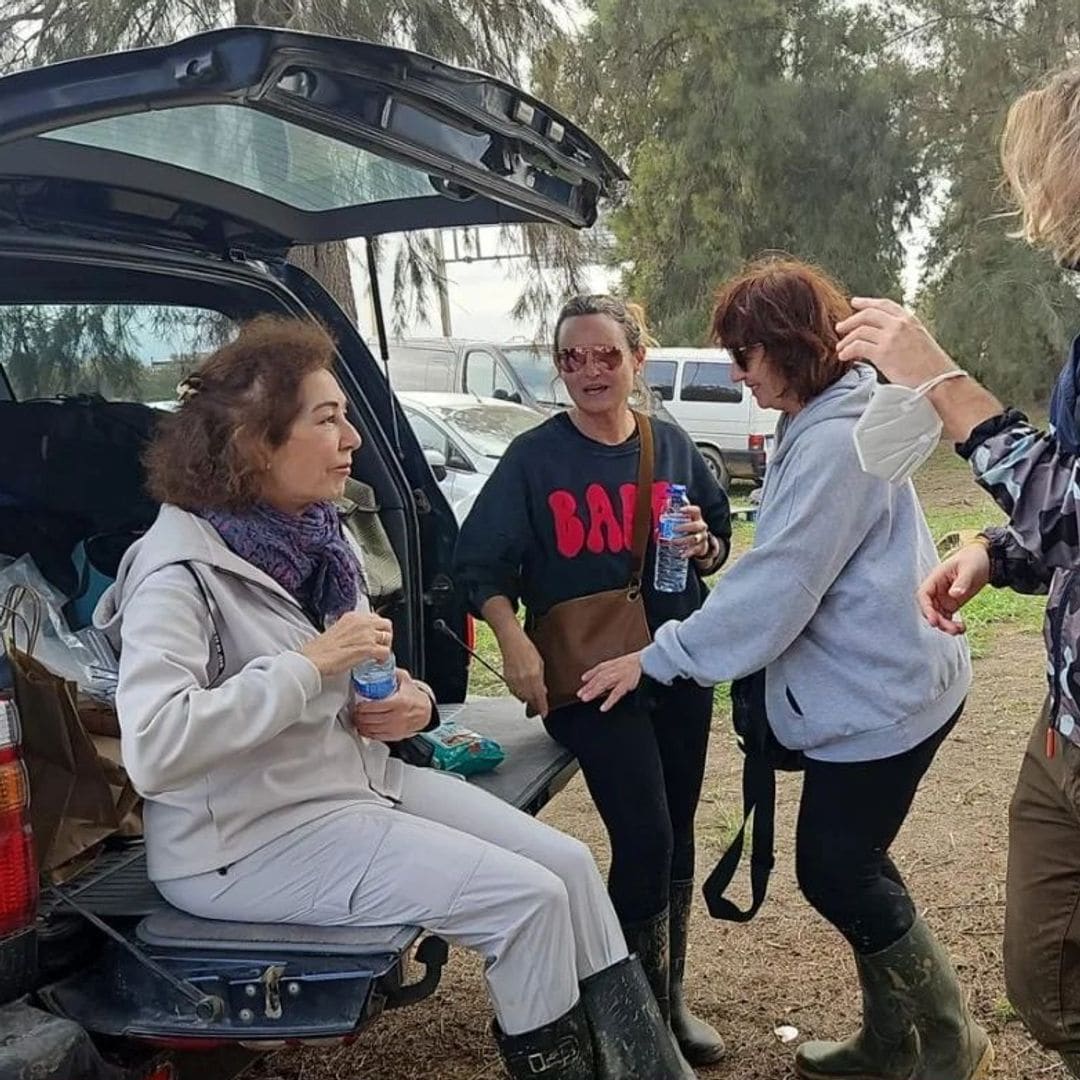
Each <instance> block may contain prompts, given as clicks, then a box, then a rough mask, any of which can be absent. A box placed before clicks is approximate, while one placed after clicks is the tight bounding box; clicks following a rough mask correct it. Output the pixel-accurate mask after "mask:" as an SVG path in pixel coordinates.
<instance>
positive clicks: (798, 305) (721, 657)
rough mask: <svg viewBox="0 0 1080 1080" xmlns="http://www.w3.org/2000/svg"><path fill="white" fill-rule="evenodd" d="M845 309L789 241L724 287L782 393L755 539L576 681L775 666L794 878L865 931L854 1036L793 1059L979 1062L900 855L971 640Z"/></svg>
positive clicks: (734, 316)
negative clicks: (950, 605)
mask: <svg viewBox="0 0 1080 1080" xmlns="http://www.w3.org/2000/svg"><path fill="white" fill-rule="evenodd" d="M849 312H850V307H849V305H848V302H847V300H846V298H845V297H844V296H843V294H842V293H841V291H840V290H839V289H838V288H837V286H836V285H835V284H834V283H833V282H831V281H830V280H829V279H828V278H827V277H825V276H824V275H823V274H822V273H821V272H820V271H818V270H816V269H814V268H812V267H810V266H807V265H805V264H803V263H799V262H796V261H794V260H780V259H770V260H766V261H763V262H759V263H756V264H754V265H752V266H750V267H749V268H748V269H747V270H746V271H745V272H744V273H743V274H742V275H740V276H739V277H738V278H736V279H735V280H733V281H731V282H729V283H728V284H726V285H725V286H724V287H723V288H722V289H721V290H720V293H719V295H718V298H717V303H716V308H715V311H714V315H713V326H712V331H713V337H714V339H715V341H716V343H717V344H719V345H723V346H725V347H726V348H728V349H729V350H730V351H731V353H732V355H733V357H734V360H735V364H734V366H733V375H734V376H735V377H736V378H737V379H739V380H740V381H742V382H745V383H746V385H747V386H748V387H749V388H750V390H751V392H752V393H753V394H754V397H755V398H756V399H757V402H758V404H759V405H761V406H762V407H766V408H768V407H772V408H777V409H780V410H781V411H782V412H783V413H784V415H783V417H782V418H781V420H780V423H779V426H778V428H777V436H776V450H775V452H774V455H773V457H772V459H771V460H770V462H769V467H768V472H767V475H766V477H765V485H764V491H763V493H762V498H761V509H760V512H759V516H758V523H757V530H756V535H755V539H754V546H753V548H752V549H751V550H750V551H749V552H747V553H746V554H745V555H743V556H742V558H741V559H739V561H738V563H736V564H735V566H734V567H733V568H732V569H731V570H730V571H729V572H728V573H727V574H726V575H725V576H724V577H723V578H721V579H720V581H718V582H717V584H716V587H715V588H714V590H713V592H712V593H711V595H710V596H709V598H708V599H707V600H706V602H705V604H704V606H703V607H702V608H701V609H700V610H699V611H697V612H695V613H694V614H692V615H690V616H689V617H688V618H686V619H684V620H682V621H681V622H669V623H667V624H665V625H664V626H662V627H660V629H659V630H658V631H657V633H656V636H655V640H654V642H653V644H651V645H650V646H648V647H647V648H646V649H644V650H643V651H642V652H640V653H637V654H634V655H631V656H628V657H622V658H620V659H618V660H612V661H609V662H607V663H605V664H601V665H600V666H598V667H597V668H595V669H594V670H593V671H592V672H589V673H587V674H586V676H585V683H584V685H583V688H582V691H581V697H582V698H583V699H584V700H587V701H588V700H596V699H599V698H603V699H604V705H603V706H602V707H603V708H605V709H608V708H611V707H612V706H613V705H614V704H615V702H616V701H618V700H619V699H620V698H621V697H622V696H623V695H625V694H626V693H629V692H630V691H631V690H633V689H634V687H636V686H637V684H638V682H639V681H640V680H641V677H642V675H643V674H644V675H646V676H648V677H650V678H652V679H654V680H656V681H658V682H661V683H669V682H671V681H672V680H673V679H676V678H691V679H694V680H696V681H697V682H699V683H702V684H705V685H711V684H715V683H719V682H722V681H724V680H727V679H735V678H739V677H743V676H747V675H750V674H752V673H754V672H756V671H759V670H760V669H764V671H765V703H766V712H767V714H768V721H769V726H770V728H771V729H772V732H773V733H774V734H775V736H776V738H777V739H778V740H779V741H780V743H781V744H783V746H785V747H787V748H789V749H792V750H800V751H802V752H803V755H804V759H805V781H804V784H803V792H802V800H801V804H800V808H799V821H798V833H797V842H796V869H797V873H798V879H799V885H800V888H801V889H802V891H803V893H804V895H805V896H806V898H807V899H808V900H809V901H810V903H811V904H812V905H813V906H814V907H815V908H816V909H817V911H818V912H819V913H820V914H821V915H823V916H824V917H825V918H826V919H828V920H829V921H830V922H831V923H832V924H833V925H834V926H835V927H836V928H837V929H838V930H839V931H840V932H841V933H842V934H843V935H844V937H845V938H846V939H847V941H848V942H849V944H850V945H851V947H852V949H853V950H854V952H855V958H856V966H857V970H858V973H859V980H860V983H861V987H862V992H863V1002H864V1015H863V1026H862V1030H861V1031H860V1032H859V1033H858V1034H857V1035H856V1036H854V1037H853V1038H852V1039H849V1040H848V1041H846V1042H843V1043H828V1042H810V1043H805V1044H804V1045H803V1046H801V1047H800V1048H799V1051H798V1053H797V1057H796V1064H797V1069H798V1072H799V1075H800V1076H802V1077H806V1078H811V1080H840V1078H848V1080H854V1078H856V1077H857V1078H860V1080H869V1078H875V1080H878V1078H880V1080H908V1078H909V1077H912V1076H918V1077H919V1078H920V1080H976V1078H979V1080H981V1078H982V1077H984V1076H986V1074H987V1072H988V1070H989V1068H990V1063H991V1061H992V1060H993V1052H992V1049H991V1047H990V1042H989V1039H988V1038H987V1035H986V1033H985V1032H984V1031H983V1030H982V1029H981V1028H980V1027H978V1026H977V1025H976V1024H975V1023H974V1021H973V1020H972V1018H971V1016H970V1015H969V1013H968V1011H967V1008H966V1005H965V1003H964V1000H963V995H962V993H961V991H960V987H959V985H958V984H957V981H956V976H955V973H954V971H953V968H952V965H951V963H950V961H949V958H948V956H947V955H946V953H945V952H944V950H943V949H942V948H941V946H940V945H939V944H938V943H937V942H936V941H935V939H934V938H933V936H932V934H931V933H930V931H929V929H928V928H927V926H926V924H925V923H924V922H923V921H922V920H921V919H920V918H919V917H918V916H917V914H916V911H915V906H914V904H913V903H912V901H911V898H910V896H909V895H908V892H907V889H906V887H905V885H904V882H903V879H902V877H901V875H900V872H899V870H898V869H897V868H896V866H895V864H894V863H893V862H892V861H891V859H890V858H889V855H888V851H889V847H890V845H891V844H892V842H893V840H894V839H895V837H896V835H897V833H898V832H899V830H900V827H901V825H902V824H903V822H904V819H905V818H906V816H907V814H908V811H909V809H910V807H911V803H912V800H913V799H914V796H915V792H916V789H917V787H918V785H919V782H920V781H921V779H922V777H923V775H924V774H925V772H926V770H927V768H928V767H929V765H930V763H931V761H932V760H933V758H934V755H935V753H936V752H937V750H938V747H939V746H940V745H941V743H942V742H943V740H944V739H945V737H946V736H947V735H948V733H949V731H950V730H951V729H952V727H953V725H954V724H955V723H956V721H957V719H958V718H959V716H960V713H961V711H962V709H963V705H964V699H965V696H966V694H967V691H968V686H969V683H970V678H971V669H970V660H969V657H968V652H967V649H966V646H965V645H964V644H963V643H962V641H961V640H960V639H957V638H947V637H945V635H942V634H936V633H935V632H934V630H933V629H932V628H931V627H930V626H928V625H927V624H926V622H925V621H924V620H923V619H922V618H921V617H920V615H919V612H918V609H917V606H916V604H915V601H914V595H915V590H916V587H917V586H918V584H919V582H920V581H921V580H922V579H923V577H925V575H926V574H927V573H928V572H929V570H930V569H931V568H932V567H934V566H935V565H936V564H937V556H936V552H935V549H934V544H933V541H932V539H931V536H930V533H929V530H928V528H927V525H926V521H925V519H924V518H923V515H922V511H921V509H920V507H919V503H918V500H917V498H916V496H915V491H914V488H913V487H912V485H911V483H910V481H904V482H902V483H896V484H893V483H889V482H888V481H885V480H881V479H878V478H876V477H874V476H871V475H869V474H867V473H866V472H864V471H863V470H862V469H861V468H860V466H859V462H858V458H857V456H856V451H855V447H854V444H853V440H852V430H853V428H854V426H855V423H856V421H857V420H858V419H859V417H860V416H861V415H862V413H863V410H864V409H865V407H866V405H867V403H868V401H869V400H870V393H871V389H872V388H873V386H874V385H875V382H876V377H875V372H874V370H873V369H872V368H870V367H868V366H866V365H864V364H858V363H852V362H850V361H847V362H845V361H841V360H840V359H839V357H838V356H837V352H836V345H837V334H836V331H835V329H834V328H835V325H836V323H837V322H838V321H839V320H840V319H842V318H844V317H846V315H847V314H848V313H849Z"/></svg>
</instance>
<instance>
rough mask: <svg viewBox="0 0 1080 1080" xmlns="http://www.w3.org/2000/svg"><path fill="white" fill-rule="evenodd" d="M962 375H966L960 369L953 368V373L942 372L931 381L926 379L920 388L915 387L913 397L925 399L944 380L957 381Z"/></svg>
mask: <svg viewBox="0 0 1080 1080" xmlns="http://www.w3.org/2000/svg"><path fill="white" fill-rule="evenodd" d="M964 375H967V372H966V371H964V370H963V369H961V368H955V369H954V370H953V371H943V372H942V373H941V374H940V375H935V376H934V377H933V378H932V379H927V380H926V382H924V383H923V384H922V386H916V387H915V396H916V397H925V396H926V395H927V394H929V393H930V391H931V390H933V389H934V387H935V386H938V385H939V384H940V383H943V382H945V380H946V379H959V378H961V377H962V376H964Z"/></svg>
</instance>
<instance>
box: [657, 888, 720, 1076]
mask: <svg viewBox="0 0 1080 1080" xmlns="http://www.w3.org/2000/svg"><path fill="white" fill-rule="evenodd" d="M693 896H694V883H693V882H692V881H673V882H672V883H671V908H670V920H671V959H670V979H669V987H670V991H669V994H670V999H671V1030H672V1031H673V1032H674V1033H675V1038H676V1040H677V1041H678V1043H679V1048H680V1049H681V1050H682V1052H683V1057H684V1058H686V1060H687V1061H688V1062H690V1064H691V1065H715V1064H716V1062H718V1061H719V1060H720V1059H721V1058H722V1057H723V1056H724V1040H723V1039H722V1038H720V1033H719V1032H718V1031H717V1030H716V1028H714V1027H713V1026H712V1025H711V1024H706V1023H705V1021H704V1020H699V1019H698V1018H697V1017H696V1016H694V1014H693V1013H692V1012H691V1011H690V1010H689V1009H688V1008H687V1006H686V998H685V997H684V995H683V975H684V974H685V972H686V939H687V935H688V932H689V928H690V907H691V902H692V900H693Z"/></svg>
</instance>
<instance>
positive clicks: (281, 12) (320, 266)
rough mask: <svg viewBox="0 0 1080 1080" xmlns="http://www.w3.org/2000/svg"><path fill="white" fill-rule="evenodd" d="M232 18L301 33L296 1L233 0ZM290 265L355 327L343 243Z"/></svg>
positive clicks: (296, 251) (293, 257) (301, 255)
mask: <svg viewBox="0 0 1080 1080" xmlns="http://www.w3.org/2000/svg"><path fill="white" fill-rule="evenodd" d="M233 15H234V18H235V20H236V23H237V25H239V26H279V27H287V28H289V29H294V30H302V29H304V27H303V26H302V25H300V23H301V21H302V20H301V15H302V9H301V7H300V5H299V4H298V3H297V2H296V0H233ZM289 262H291V263H292V264H293V265H294V266H299V267H300V269H301V270H306V271H307V272H308V273H309V274H311V276H312V277H313V278H315V279H316V280H317V281H318V282H319V283H320V284H321V285H322V286H323V288H325V289H326V291H327V292H328V293H329V294H330V295H331V296H332V297H333V298H334V299H335V300H336V301H337V302H338V304H339V305H340V306H341V309H342V311H344V312H345V314H346V315H348V316H349V319H350V320H351V321H352V323H353V324H354V325H355V324H356V298H355V296H354V295H353V287H352V274H351V272H350V270H349V251H348V248H347V247H346V246H345V241H344V240H336V241H334V242H332V243H329V244H317V245H312V246H311V247H296V248H293V249H292V251H290V252H289Z"/></svg>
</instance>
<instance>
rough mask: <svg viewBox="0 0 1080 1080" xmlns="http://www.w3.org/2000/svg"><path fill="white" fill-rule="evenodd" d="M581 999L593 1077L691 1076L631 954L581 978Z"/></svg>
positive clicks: (655, 1079) (664, 1079) (662, 1079)
mask: <svg viewBox="0 0 1080 1080" xmlns="http://www.w3.org/2000/svg"><path fill="white" fill-rule="evenodd" d="M581 1003H582V1005H583V1006H584V1008H585V1014H586V1016H588V1018H589V1027H590V1029H591V1030H592V1040H593V1061H594V1062H595V1069H596V1071H595V1074H594V1075H595V1076H596V1078H597V1080H694V1070H693V1069H691V1068H690V1066H689V1065H688V1064H687V1063H686V1060H685V1059H684V1058H683V1056H682V1054H680V1053H679V1047H678V1045H677V1044H676V1042H675V1038H674V1036H673V1035H672V1034H671V1030H670V1028H668V1026H667V1024H666V1023H665V1022H664V1020H663V1018H662V1017H661V1015H660V1009H659V1007H658V1006H657V1004H656V998H655V997H654V996H653V993H652V990H651V988H650V987H649V981H648V979H646V978H645V971H644V969H643V968H642V966H641V962H640V961H639V960H638V958H637V957H636V956H629V957H627V958H626V959H625V960H620V961H619V963H617V964H612V966H611V967H609V968H605V969H604V970H603V971H598V972H597V973H596V974H595V975H590V976H589V977H588V978H587V979H585V980H584V981H583V982H582V984H581Z"/></svg>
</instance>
